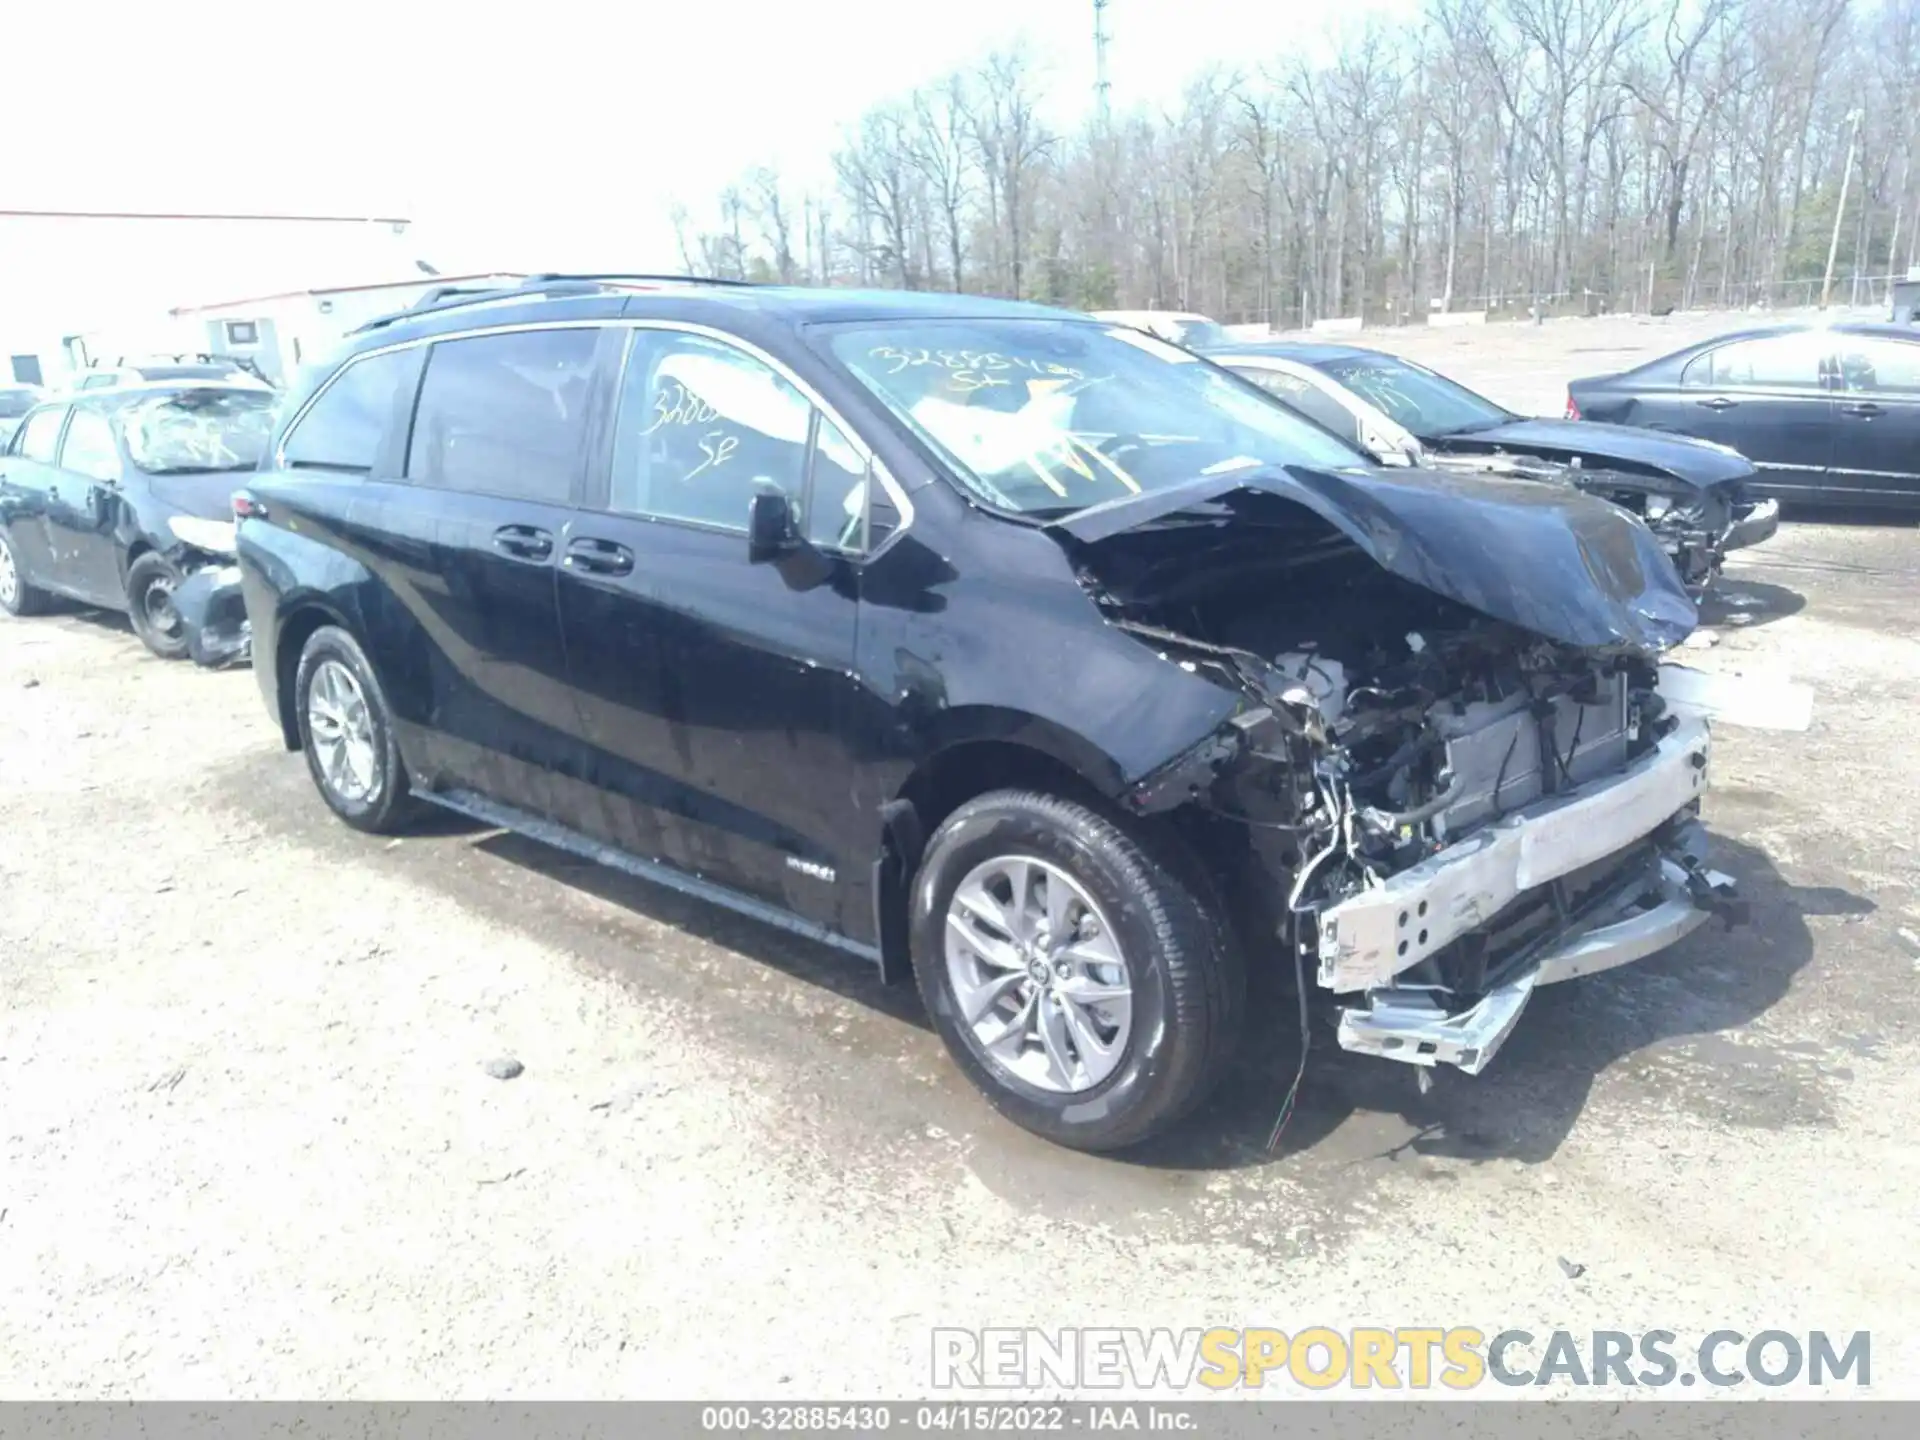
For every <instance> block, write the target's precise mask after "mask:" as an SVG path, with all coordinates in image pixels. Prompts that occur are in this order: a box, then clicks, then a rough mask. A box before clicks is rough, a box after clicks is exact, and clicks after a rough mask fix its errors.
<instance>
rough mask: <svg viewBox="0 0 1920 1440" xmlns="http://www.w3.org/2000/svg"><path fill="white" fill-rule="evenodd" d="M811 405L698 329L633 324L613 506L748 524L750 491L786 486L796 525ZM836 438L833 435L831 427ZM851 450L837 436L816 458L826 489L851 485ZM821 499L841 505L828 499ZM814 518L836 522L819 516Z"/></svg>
mask: <svg viewBox="0 0 1920 1440" xmlns="http://www.w3.org/2000/svg"><path fill="white" fill-rule="evenodd" d="M813 416H814V412H813V407H812V406H811V405H810V404H809V403H808V402H807V399H806V397H805V396H803V395H802V394H801V393H800V392H799V391H798V390H797V389H795V388H794V386H793V385H792V384H791V383H790V382H789V381H787V380H786V379H785V378H784V377H783V376H781V375H779V374H778V373H776V372H775V371H774V370H773V369H772V368H771V367H769V366H768V365H766V364H765V363H764V362H762V361H760V360H756V359H754V358H753V357H752V356H750V355H747V354H745V353H743V352H741V351H739V350H736V349H734V348H733V347H732V346H730V345H722V344H720V343H718V342H717V341H713V340H709V339H706V338H705V337H704V336H698V335H684V334H680V333H677V332H673V331H662V330H636V331H635V332H634V336H633V342H632V348H631V350H630V351H629V352H628V355H627V366H626V373H625V376H624V378H623V380H622V382H621V394H620V414H619V420H618V423H617V426H616V429H615V439H614V447H613V484H612V488H611V491H610V493H609V497H608V503H609V505H610V507H611V508H612V509H614V510H616V511H619V512H621V513H623V514H628V515H652V516H658V517H660V518H662V519H668V520H690V521H694V522H696V523H699V524H703V525H718V526H723V527H725V528H727V529H729V530H745V529H746V527H747V507H748V504H749V502H750V501H751V499H752V496H753V492H754V490H755V489H756V488H758V487H760V486H763V485H772V486H776V487H778V488H779V489H781V490H784V491H785V492H786V493H787V496H788V498H789V499H790V500H791V501H792V502H793V505H794V508H795V510H796V511H799V512H802V513H801V517H800V518H801V525H802V527H803V529H804V530H805V532H806V533H808V534H814V533H816V531H817V527H816V526H814V525H813V524H812V523H811V522H810V521H809V519H808V518H807V516H806V515H805V514H804V510H805V501H806V482H807V457H808V453H809V452H808V446H809V442H810V440H811V436H812V425H813ZM834 433H835V435H836V436H838V432H837V431H836V432H834ZM851 456H852V452H851V447H849V446H846V443H845V440H844V437H840V439H839V446H838V447H836V446H831V445H830V446H828V447H827V453H826V454H824V455H823V457H822V464H821V475H822V477H823V490H831V489H833V488H834V487H835V486H838V487H839V496H840V500H841V501H844V499H845V496H846V493H847V490H848V488H849V487H850V486H852V485H854V484H857V483H858V480H857V479H850V478H848V476H849V471H848V468H847V467H848V466H849V465H851V464H852V463H853V462H852V458H851ZM826 503H827V505H828V506H830V507H832V508H834V509H838V510H840V511H841V515H840V519H842V520H843V519H844V518H845V517H844V508H843V506H841V505H837V504H836V503H835V501H834V500H832V499H828V500H827V502H826ZM821 524H822V525H824V526H826V527H828V528H829V529H837V522H836V521H835V520H834V519H831V518H829V517H828V516H826V515H823V516H822V517H821Z"/></svg>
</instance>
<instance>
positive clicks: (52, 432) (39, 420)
mask: <svg viewBox="0 0 1920 1440" xmlns="http://www.w3.org/2000/svg"><path fill="white" fill-rule="evenodd" d="M66 418H67V407H66V406H64V405H56V406H54V407H53V408H52V409H50V410H36V411H34V412H33V414H31V415H29V416H28V417H27V423H26V424H25V425H23V426H21V435H20V453H21V454H22V455H24V456H26V457H27V459H29V460H38V461H39V462H40V463H41V464H43V465H51V464H52V463H53V452H54V450H55V448H56V447H57V446H58V445H59V443H60V422H61V421H63V420H65V419H66Z"/></svg>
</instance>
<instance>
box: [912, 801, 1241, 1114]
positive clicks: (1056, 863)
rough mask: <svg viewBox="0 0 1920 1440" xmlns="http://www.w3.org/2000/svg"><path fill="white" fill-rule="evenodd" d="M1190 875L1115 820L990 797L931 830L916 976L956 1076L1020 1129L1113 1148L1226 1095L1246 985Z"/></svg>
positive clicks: (916, 931)
mask: <svg viewBox="0 0 1920 1440" xmlns="http://www.w3.org/2000/svg"><path fill="white" fill-rule="evenodd" d="M1178 869H1179V867H1178V866H1176V865H1175V864H1173V863H1171V857H1164V858H1163V857H1161V856H1159V855H1157V854H1156V853H1155V849H1154V847H1152V846H1150V845H1149V844H1147V843H1145V842H1144V841H1143V840H1142V838H1141V837H1138V836H1136V835H1134V834H1132V833H1130V831H1129V830H1128V829H1125V828H1123V827H1122V826H1121V825H1120V824H1119V823H1116V822H1115V821H1114V820H1112V819H1109V818H1108V817H1106V816H1104V815H1102V814H1099V813H1098V812H1096V811H1094V810H1092V809H1090V808H1088V807H1087V806H1085V805H1081V804H1077V803H1074V802H1072V801H1067V800H1062V799H1059V798H1057V797H1054V796H1051V795H1043V794H1038V793H1034V792H1029V791H1013V790H1000V791H994V792H992V793H990V794H986V795H982V796H980V797H979V798H978V799H975V800H971V801H969V802H968V803H967V804H965V805H963V806H961V807H960V808H959V809H958V810H956V811H955V812H954V813H953V814H952V815H950V816H949V817H948V818H947V820H946V821H945V823H943V824H942V825H941V826H940V828H939V830H938V831H936V832H935V834H934V836H933V839H932V841H931V842H930V843H929V844H928V846H927V852H926V857H925V859H924V860H923V861H922V863H921V866H920V870H919V873H918V874H917V875H916V876H915V878H914V884H913V891H912V895H911V897H910V901H909V916H910V919H909V923H910V927H911V933H912V943H913V967H914V975H915V978H916V980H917V981H918V983H919V989H920V995H921V998H922V999H923V1000H924V1001H925V1003H926V1007H927V1013H928V1015H929V1016H930V1017H931V1019H932V1020H933V1023H934V1027H935V1028H936V1029H937V1030H938V1031H939V1032H940V1038H941V1039H942V1040H943V1041H945V1042H946V1045H947V1048H948V1050H949V1051H951V1052H952V1054H953V1057H954V1059H955V1060H956V1061H957V1062H958V1064H959V1066H960V1068H961V1069H962V1070H964V1071H965V1072H966V1074H967V1077H968V1078H969V1079H970V1080H972V1081H973V1083H974V1084H975V1085H977V1086H978V1087H979V1088H980V1089H981V1090H982V1091H983V1092H984V1093H985V1094H986V1096H987V1098H988V1099H989V1100H991V1101H992V1102H993V1104H994V1106H995V1108H996V1109H998V1110H999V1111H1000V1112H1001V1114H1003V1115H1005V1116H1006V1117H1007V1118H1008V1119H1010V1120H1012V1121H1013V1122H1014V1123H1015V1124H1016V1125H1019V1126H1022V1127H1023V1128H1025V1129H1027V1130H1031V1131H1032V1132H1033V1133H1035V1134H1036V1135H1040V1136H1043V1137H1045V1138H1046V1139H1048V1140H1051V1141H1053V1142H1055V1143H1056V1144H1060V1145H1066V1146H1070V1147H1072V1148H1074V1149H1077V1150H1093V1151H1103V1150H1117V1149H1120V1148H1122V1147H1124V1146H1128V1145H1133V1144H1136V1143H1138V1142H1140V1141H1142V1140H1145V1139H1147V1138H1148V1137H1150V1136H1152V1135H1155V1134H1158V1133H1160V1132H1162V1131H1164V1130H1166V1129H1167V1128H1168V1127H1169V1126H1171V1125H1173V1124H1175V1123H1176V1122H1178V1121H1179V1120H1180V1119H1182V1118H1183V1117H1185V1116H1186V1115H1187V1114H1189V1113H1190V1112H1191V1111H1192V1110H1193V1109H1194V1108H1195V1107H1196V1106H1198V1105H1199V1104H1200V1103H1201V1102H1202V1101H1203V1100H1204V1099H1205V1098H1206V1097H1207V1094H1208V1093H1209V1092H1210V1091H1211V1090H1212V1088H1213V1086H1214V1085H1215V1083H1216V1082H1217V1081H1218V1079H1219V1077H1220V1075H1221V1073H1222V1071H1223V1070H1224V1069H1225V1067H1226V1064H1227V1062H1228V1061H1229V1060H1230V1059H1231V1058H1232V1052H1233V1049H1234V1044H1235V1041H1236V1039H1237V1036H1238V1032H1239V1026H1240V1021H1241V1018H1242V1012H1243V1011H1244V1008H1245V1004H1246V977H1245V972H1244V970H1243V968H1242V965H1241V960H1240V956H1239V954H1238V952H1237V950H1236V949H1235V948H1234V946H1233V943H1232V940H1231V936H1230V933H1229V931H1228V929H1227V927H1226V926H1224V925H1221V924H1218V923H1216V922H1215V920H1214V919H1212V918H1210V917H1209V916H1208V914H1207V912H1206V908H1205V906H1204V905H1203V903H1202V900H1201V898H1200V896H1199V894H1198V893H1197V891H1196V890H1195V888H1194V887H1192V886H1191V885H1189V884H1188V883H1187V882H1185V881H1184V880H1182V879H1181V878H1180V876H1179V874H1178ZM1016 887H1018V888H1016ZM956 897H958V898H956ZM1021 914H1025V915H1026V916H1027V917H1028V918H1027V919H1025V920H1022V919H1021V918H1020V917H1021ZM983 916H985V917H987V918H986V919H984V920H983V919H982V917H983ZM1089 922H1091V924H1090V923H1089ZM1056 925H1057V926H1059V927H1061V928H1062V929H1063V930H1065V931H1066V932H1067V933H1066V934H1064V935H1062V934H1054V933H1051V932H1052V930H1053V929H1054V927H1055V926H1056ZM1102 937H1104V939H1105V942H1106V943H1104V944H1103V943H1102ZM1089 957H1101V958H1089ZM1063 961H1064V964H1063ZM1123 988H1124V990H1125V991H1126V992H1127V993H1126V999H1125V1001H1124V1006H1123V1005H1122V1003H1121V1002H1119V1000H1118V998H1117V997H1118V995H1119V992H1120V991H1121V990H1122V989H1123ZM988 997H991V999H989V998H988ZM1103 997H1114V998H1112V999H1108V998H1103ZM983 1005H984V1007H985V1008H984V1009H983V1008H982V1007H983ZM1090 1007H1091V1008H1090ZM1021 1016H1024V1017H1026V1018H1025V1019H1024V1020H1023V1021H1019V1023H1020V1025H1021V1026H1022V1027H1023V1028H1025V1029H1027V1030H1028V1031H1029V1032H1030V1033H1028V1034H1027V1035H1026V1036H1024V1038H1015V1037H1013V1036H1012V1034H1011V1032H1012V1029H1013V1028H1014V1027H1015V1024H1016V1020H1017V1019H1018V1017H1021ZM1049 1031H1050V1032H1051V1034H1049V1033H1048V1032H1049ZM1003 1032H1004V1033H1003ZM1063 1057H1064V1063H1063Z"/></svg>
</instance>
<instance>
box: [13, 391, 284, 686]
mask: <svg viewBox="0 0 1920 1440" xmlns="http://www.w3.org/2000/svg"><path fill="white" fill-rule="evenodd" d="M274 404H275V395H274V392H273V391H271V390H268V389H266V388H264V387H260V386H253V385H247V386H232V385H226V384H195V383H179V382H176V383H162V384H153V385H127V386H121V387H119V388H116V389H112V390H102V391H100V392H98V393H95V394H86V395H81V396H77V397H75V398H73V399H72V400H70V401H69V400H64V399H61V400H53V401H49V402H47V403H45V404H42V405H40V406H38V407H37V408H35V409H34V410H32V411H31V412H30V413H29V414H28V415H27V416H26V417H25V418H24V419H23V420H22V421H21V423H20V428H19V429H18V430H17V431H16V432H15V433H14V435H13V437H12V439H11V440H10V441H9V442H8V445H7V449H6V453H5V455H4V456H0V607H4V608H5V609H6V610H7V611H8V612H9V613H11V614H14V615H33V614H38V613H40V612H41V611H43V610H45V609H47V608H49V607H50V606H51V605H52V604H53V603H54V602H55V600H56V599H67V600H76V601H79V602H81V603H83V604H88V605H97V606H100V607H102V608H103V609H108V610H119V611H124V612H125V613H126V614H127V616H128V618H129V619H130V620H131V621H132V623H133V630H134V633H135V634H136V635H138V636H139V637H140V639H141V640H142V641H143V642H144V643H145V645H146V647H147V648H148V649H149V650H151V651H152V652H153V653H154V654H155V655H158V656H159V657H161V658H162V659H165V660H178V659H183V658H185V657H187V656H188V655H192V656H193V657H194V658H195V659H197V660H200V661H202V662H203V663H209V664H213V663H226V662H227V661H230V660H233V659H237V658H239V657H241V656H243V655H244V654H245V651H246V632H245V628H244V627H245V620H246V616H245V606H244V604H243V603H242V601H241V598H240V594H239V591H238V589H237V588H234V587H233V586H232V584H231V582H232V580H233V578H234V573H235V572H233V570H232V569H231V562H232V557H233V508H232V494H233V489H234V485H235V484H236V482H237V477H238V476H239V475H241V474H243V473H244V472H247V471H250V470H252V469H253V468H254V467H255V465H257V464H258V463H259V460H260V457H261V455H262V453H263V452H264V450H265V447H266V442H267V437H268V435H269V434H270V433H271V432H272V428H273V409H274Z"/></svg>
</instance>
